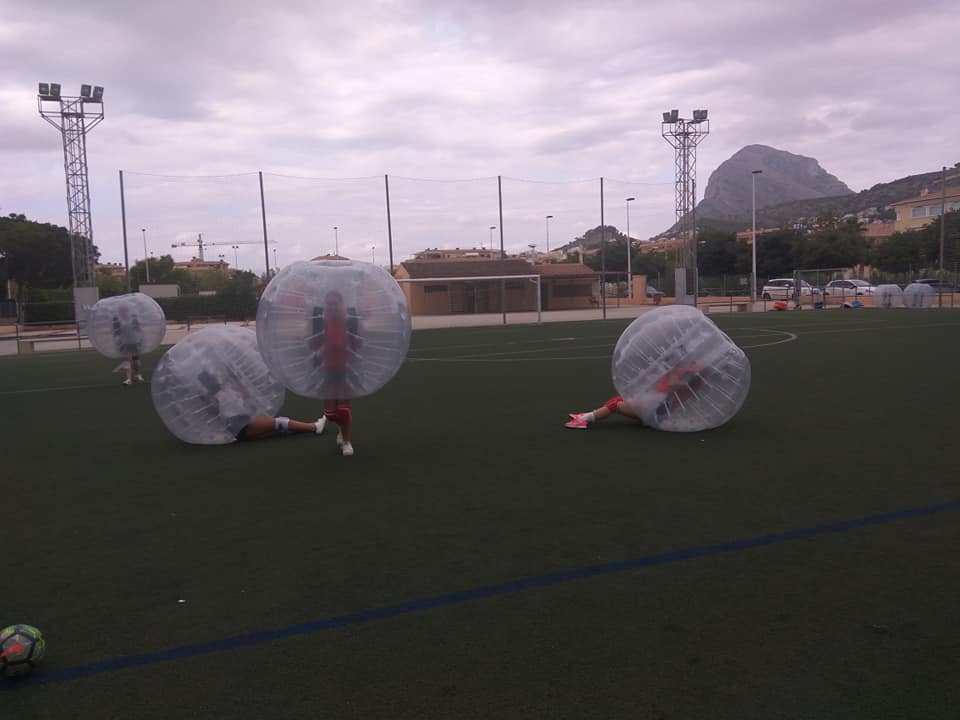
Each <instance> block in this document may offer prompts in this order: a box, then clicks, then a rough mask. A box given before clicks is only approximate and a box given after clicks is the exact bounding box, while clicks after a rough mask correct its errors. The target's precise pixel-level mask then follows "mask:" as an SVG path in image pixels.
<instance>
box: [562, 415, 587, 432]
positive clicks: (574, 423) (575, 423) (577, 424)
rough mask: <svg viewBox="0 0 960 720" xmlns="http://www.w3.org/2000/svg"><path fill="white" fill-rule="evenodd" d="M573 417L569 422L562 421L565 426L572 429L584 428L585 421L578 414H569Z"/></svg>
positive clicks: (585, 426)
mask: <svg viewBox="0 0 960 720" xmlns="http://www.w3.org/2000/svg"><path fill="white" fill-rule="evenodd" d="M571 417H572V418H573V419H572V420H571V421H570V422H568V423H564V425H563V426H564V427H565V428H571V429H574V430H586V429H587V421H586V420H584V419H583V418H581V417H580V416H579V415H571Z"/></svg>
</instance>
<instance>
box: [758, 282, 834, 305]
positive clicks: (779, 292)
mask: <svg viewBox="0 0 960 720" xmlns="http://www.w3.org/2000/svg"><path fill="white" fill-rule="evenodd" d="M800 294H801V295H819V294H820V289H819V288H815V287H813V285H811V284H810V283H808V282H807V281H806V280H803V281H801V285H800ZM760 297H762V298H763V299H764V300H788V299H790V298H792V297H793V278H776V279H774V280H767V284H766V285H764V286H763V290H761V291H760Z"/></svg>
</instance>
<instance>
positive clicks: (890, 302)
mask: <svg viewBox="0 0 960 720" xmlns="http://www.w3.org/2000/svg"><path fill="white" fill-rule="evenodd" d="M873 306H874V307H878V308H899V307H903V290H901V289H900V286H899V285H877V286H876V287H875V288H874V289H873Z"/></svg>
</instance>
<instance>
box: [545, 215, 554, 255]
mask: <svg viewBox="0 0 960 720" xmlns="http://www.w3.org/2000/svg"><path fill="white" fill-rule="evenodd" d="M552 217H553V215H547V217H546V223H547V255H549V254H550V219H551V218H552Z"/></svg>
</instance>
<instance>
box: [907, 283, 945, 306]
mask: <svg viewBox="0 0 960 720" xmlns="http://www.w3.org/2000/svg"><path fill="white" fill-rule="evenodd" d="M936 301H937V291H936V290H934V289H933V288H932V287H930V286H929V285H927V284H925V283H910V284H909V285H907V287H905V288H904V290H903V305H904V307H908V308H929V307H933V305H934V303H935V302H936Z"/></svg>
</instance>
